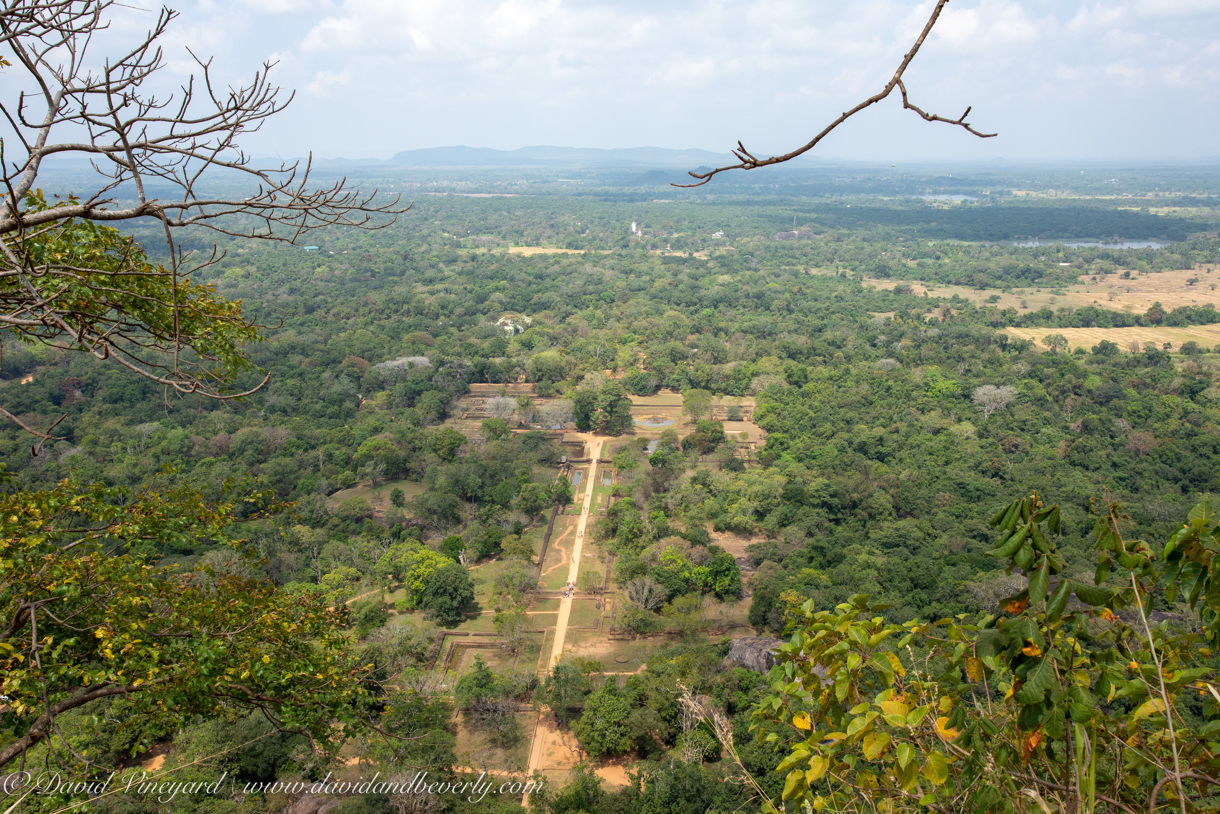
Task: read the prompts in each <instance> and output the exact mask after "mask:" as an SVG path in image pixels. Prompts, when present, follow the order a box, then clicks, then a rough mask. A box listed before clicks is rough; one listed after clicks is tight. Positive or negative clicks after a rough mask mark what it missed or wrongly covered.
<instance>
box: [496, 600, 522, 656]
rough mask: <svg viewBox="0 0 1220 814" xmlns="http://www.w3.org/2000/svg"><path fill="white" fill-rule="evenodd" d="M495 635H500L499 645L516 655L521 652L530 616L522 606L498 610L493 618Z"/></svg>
mask: <svg viewBox="0 0 1220 814" xmlns="http://www.w3.org/2000/svg"><path fill="white" fill-rule="evenodd" d="M493 624H494V625H495V628H496V635H497V636H499V637H500V646H501V647H503V648H504V649H505V650H507V651H508V652H509V653H512V654H513V655H516V654H517V653H519V652H521V648H522V646H524V644H525V640H526V638H527V637H528V636H529V628H530V617H529V614H527V613H526V612H525V609H524V608H512V609H510V610H506V611H499V612H497V613H496V615H495V618H494V619H493Z"/></svg>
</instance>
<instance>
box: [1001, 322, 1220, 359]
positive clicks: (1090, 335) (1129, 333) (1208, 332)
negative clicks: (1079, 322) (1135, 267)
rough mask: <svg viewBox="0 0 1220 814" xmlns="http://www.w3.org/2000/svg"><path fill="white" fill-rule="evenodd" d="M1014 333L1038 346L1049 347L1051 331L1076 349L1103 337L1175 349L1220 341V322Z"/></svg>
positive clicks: (1210, 345) (1124, 343)
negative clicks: (1169, 344) (1046, 344)
mask: <svg viewBox="0 0 1220 814" xmlns="http://www.w3.org/2000/svg"><path fill="white" fill-rule="evenodd" d="M1004 330H1006V331H1007V332H1008V333H1009V334H1010V335H1012V336H1015V337H1019V338H1021V339H1032V340H1033V341H1034V342H1037V343H1038V347H1039V348H1042V349H1043V350H1045V347H1044V346H1043V345H1042V344H1041V343H1042V339H1043V338H1044V337H1046V336H1047V335H1049V334H1063V336H1064V337H1066V338H1067V341H1068V344H1069V346H1070V347H1071V348H1072V350H1075V349H1076V348H1084V349H1085V350H1088V349H1089V348H1092V347H1093V346H1094V345H1096V344H1097V343H1098V342H1100V341H1101V340H1103V339H1108V340H1110V341H1111V342H1115V343H1117V344H1118V346H1119V347H1120V348H1122V350H1123V351H1124V352H1126V350H1127V343H1128V342H1130V341H1131V340H1133V339H1134V340H1136V341H1137V342H1139V343H1140V344H1141V345H1142V344H1143V343H1145V342H1155V343H1156V345H1157V347H1158V348H1159V347H1161V346H1162V345H1163V344H1164V343H1166V342H1172V343H1173V350H1174V351H1176V350H1177V349H1178V348H1180V347H1182V343H1184V342H1190V341H1194V342H1198V343H1199V344H1200V345H1202V346H1203V347H1204V348H1206V349H1209V350H1210V349H1212V348H1214V347H1215V346H1216V345H1220V325H1192V326H1190V327H1187V328H1005V329H1004Z"/></svg>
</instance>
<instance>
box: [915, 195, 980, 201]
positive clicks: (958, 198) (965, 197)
mask: <svg viewBox="0 0 1220 814" xmlns="http://www.w3.org/2000/svg"><path fill="white" fill-rule="evenodd" d="M918 197H920V198H923V199H924V200H925V201H977V200H978V198H976V197H974V196H973V195H919V196H918Z"/></svg>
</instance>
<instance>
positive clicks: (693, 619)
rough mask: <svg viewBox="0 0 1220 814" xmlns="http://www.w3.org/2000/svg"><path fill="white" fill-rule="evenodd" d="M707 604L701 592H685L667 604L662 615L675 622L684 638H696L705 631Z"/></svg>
mask: <svg viewBox="0 0 1220 814" xmlns="http://www.w3.org/2000/svg"><path fill="white" fill-rule="evenodd" d="M705 604H706V603H705V602H704V599H703V597H702V596H701V595H700V594H697V593H690V594H683V595H682V596H679V597H676V598H675V599H674V600H673V601H672V602H669V603H668V604H666V605H665V607H664V608H662V609H661V615H662V616H664V617H665V618H666V619H669V620H670V621H671V622H673V623H674V627H676V628H677V630H678V632H679V633H680V634H682V638H684V639H694V638H695V637H697V636H698V635H699V634H700V633H701V632H702V631H703V627H704V619H703V612H704V608H705Z"/></svg>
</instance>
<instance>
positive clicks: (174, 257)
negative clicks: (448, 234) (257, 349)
mask: <svg viewBox="0 0 1220 814" xmlns="http://www.w3.org/2000/svg"><path fill="white" fill-rule="evenodd" d="M115 5H116V2H115V0H0V50H7V53H6V54H4V55H3V56H0V67H2V66H7V70H8V72H9V73H13V74H16V75H18V76H17V81H18V82H19V84H21V85H23V86H24V87H25V90H23V91H21V92H20V93H19V94H18V95H17V98H16V99H15V100H12V99H5V100H0V330H4V331H7V332H8V333H10V334H14V335H16V336H17V337H19V338H22V339H25V340H27V341H36V342H41V343H44V344H51V345H55V346H56V347H62V348H68V349H74V350H79V351H83V352H86V353H90V354H92V355H93V356H94V357H95V358H97V359H99V360H112V361H114V362H116V363H117V364H119V365H121V366H122V367H125V368H127V369H128V370H130V371H132V372H133V373H135V374H136V375H139V376H142V377H144V378H146V379H149V380H151V381H153V382H156V383H157V384H160V385H162V386H163V387H164V388H165V392H166V395H167V396H168V395H169V394H170V393H176V394H178V395H187V394H198V395H203V396H207V397H209V398H213V399H230V398H241V397H243V396H247V395H250V394H251V393H253V392H255V391H257V390H258V389H260V388H261V387H262V386H263V385H264V384H266V381H267V379H266V378H263V379H262V382H261V383H259V384H257V385H255V386H254V387H252V388H250V389H244V390H243V389H241V388H237V387H235V386H234V385H235V382H236V378H237V376H238V375H239V374H241V373H242V372H243V371H246V370H249V369H250V368H252V365H251V364H250V361H249V358H248V356H247V355H246V353H245V350H244V348H245V346H246V345H247V344H248V343H250V342H253V341H257V340H258V338H259V337H258V330H257V329H258V326H257V325H256V324H255V323H254V321H253V320H250V319H248V318H246V317H244V316H243V315H242V313H241V307H240V303H232V302H228V301H226V300H224V299H222V298H220V297H219V296H218V295H217V294H216V293H215V292H214V291H213V290H212V289H211V288H209V287H208V286H201V285H198V284H194V283H192V282H191V277H192V275H198V274H199V273H200V272H201V271H203V270H205V269H207V268H208V267H210V266H212V265H214V264H215V263H217V262H218V261H220V260H221V259H222V258H223V256H224V255H223V253H221V252H219V251H217V250H216V248H215V247H213V251H212V252H211V253H210V254H209V253H207V252H203V253H197V252H192V251H188V250H186V249H184V248H183V247H182V246H181V242H180V241H178V240H176V239H175V233H176V232H177V230H179V229H182V228H185V227H199V228H204V229H211V230H212V231H213V232H216V233H219V234H223V235H228V236H233V237H246V238H259V239H263V240H273V241H285V242H293V241H296V240H298V239H300V238H301V237H302V236H304V235H306V234H307V233H309V232H312V231H314V230H317V229H321V228H326V227H331V226H343V227H354V228H358V229H379V228H382V227H384V226H387V225H389V224H390V223H392V222H393V219H394V217H395V216H397V215H399V214H401V213H403V212H405V211H406V210H407V209H409V208H410V207H409V206H400V204H399V199H398V198H397V197H394V198H387V199H385V200H381V199H380V198H379V196H378V193H377V191H376V190H373V191H372V192H370V193H363V192H361V191H360V190H358V189H355V188H352V187H350V186H349V185H348V183H347V179H346V178H344V179H341V180H339V181H337V182H334V183H330V184H327V185H323V186H321V187H317V186H314V185H312V184H311V178H310V175H311V170H312V158H310V159H307V160H305V161H304V162H303V163H283V162H281V163H280V164H279V165H278V166H272V167H261V166H258V165H256V164H254V163H253V162H252V160H251V159H250V157H249V156H248V155H247V154H246V153H245V152H244V151H243V150H242V149H241V147H240V144H239V142H240V139H241V138H242V137H243V136H245V135H247V134H249V133H254V132H257V131H258V130H259V129H260V128H261V127H262V125H263V123H264V122H265V121H266V120H267V119H268V118H269V117H271V116H274V115H275V114H276V113H279V112H280V111H281V110H283V109H284V108H285V107H286V106H287V105H288V104H289V103H290V102H291V101H292V95H291V94H288V95H287V97H286V98H285V95H284V94H283V93H282V89H281V88H279V87H278V86H276V85H274V84H272V83H271V81H270V79H269V74H270V71H271V69H272V68H273V67H274V66H273V64H272V63H264V64H263V65H262V66H261V67H260V68H259V69H258V70H256V71H255V73H254V76H253V78H252V79H251V81H250V82H249V84H247V85H244V86H240V87H232V86H229V87H222V86H220V85H218V84H217V83H216V82H215V81H214V77H213V73H212V70H213V69H212V62H211V60H210V59H202V58H200V57H198V56H196V55H195V54H194V53H191V58H192V59H193V60H194V62H195V65H196V72H195V75H193V76H191V77H190V78H189V79H188V80H187V81H186V82H185V83H184V84H182V86H181V87H180V88H179V89H178V91H177V92H176V93H174V94H172V95H170V96H168V97H165V98H159V97H158V96H157V95H155V94H154V93H152V92H150V91H149V90H148V89H147V84H148V83H149V81H150V80H151V79H153V78H154V77H155V76H156V75H157V74H158V72H159V71H161V70H162V69H163V68H164V67H165V64H166V63H165V56H164V53H163V51H162V49H161V47H160V46H159V41H160V38H161V37H162V35H164V34H165V32H166V30H167V28H168V27H169V25H170V24H171V23H172V22H173V20H174V19H175V17H176V16H177V13H176V12H174V11H171V10H170V9H167V8H162V9H161V10H160V12H159V13H158V14H157V15H156V19H155V20H154V22H153V25H152V27H151V28H150V30H149V31H148V32H147V33H146V34H145V35H143V36H142V37H138V38H137V39H136V41H135V42H134V44H132V45H131V46H130V47H128V48H126V49H125V50H123V51H121V52H119V54H118V55H117V56H113V57H110V58H107V59H105V60H103V61H102V63H101V66H100V67H88V66H90V65H94V66H96V65H97V63H98V60H97V58H96V57H95V56H94V55H93V54H91V53H90V47H91V46H92V45H93V36H94V34H96V33H97V32H98V31H101V30H103V29H105V28H106V27H107V25H108V23H107V14H108V12H109V11H111V10H113V9H112V7H113V6H115ZM63 155H77V156H82V157H85V158H87V159H88V160H89V161H90V162H91V165H92V167H93V169H94V171H95V172H96V173H97V177H96V182H95V183H93V184H91V185H90V187H91V188H89V189H83V190H77V191H76V192H74V193H73V194H72V195H69V196H68V197H66V198H62V199H61V198H55V199H53V200H48V199H46V198H44V196H43V194H42V192H41V191H40V190H39V188H38V178H39V175H40V173H41V171H42V169H43V161H44V159H46V158H47V157H49V156H63ZM218 173H219V174H224V175H226V176H227V177H226V178H225V179H224V186H218V185H217V184H215V183H207V182H209V181H214V180H215V179H216V175H217V174H218ZM205 183H206V185H205ZM218 189H221V190H226V189H232V190H237V191H236V192H220V193H218V192H217V190H218ZM167 193H168V194H167ZM140 219H148V220H154V221H158V222H159V223H160V225H161V231H162V234H163V235H164V239H165V244H166V248H167V250H168V253H167V254H168V258H169V260H168V261H167V262H165V263H164V265H162V264H157V263H154V262H152V261H150V260H149V259H148V258H147V257H146V256H145V254H144V252H143V249H142V247H141V246H139V245H138V244H136V243H135V242H134V241H132V240H131V239H130V238H125V237H122V236H121V235H119V234H118V233H117V232H116V231H114V230H113V229H108V228H107V224H114V223H116V222H120V221H133V220H140ZM0 415H3V416H7V417H9V418H13V417H12V416H11V415H10V414H9V413H7V412H0ZM14 420H15V419H14ZM18 423H20V422H18ZM22 427H23V428H24V429H26V430H27V431H30V432H31V433H32V434H33V435H36V436H38V437H39V438H40V439H41V440H42V441H43V442H45V441H47V440H50V435H49V430H48V431H47V432H46V433H39V432H37V431H34V430H32V429H31V428H29V427H26V426H25V425H22ZM40 446H41V444H40Z"/></svg>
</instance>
